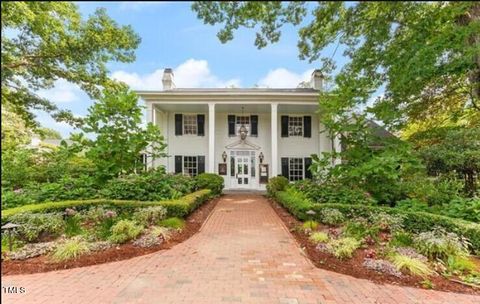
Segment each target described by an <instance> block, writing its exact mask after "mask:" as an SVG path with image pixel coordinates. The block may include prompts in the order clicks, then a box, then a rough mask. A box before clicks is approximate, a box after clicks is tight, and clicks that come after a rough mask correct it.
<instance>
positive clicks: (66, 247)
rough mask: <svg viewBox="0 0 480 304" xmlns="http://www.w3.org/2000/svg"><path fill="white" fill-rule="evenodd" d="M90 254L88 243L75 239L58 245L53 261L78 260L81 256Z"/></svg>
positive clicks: (53, 254)
mask: <svg viewBox="0 0 480 304" xmlns="http://www.w3.org/2000/svg"><path fill="white" fill-rule="evenodd" d="M88 252H90V249H89V247H88V243H87V242H86V241H84V240H82V239H80V238H73V239H70V240H67V241H65V242H64V243H63V244H60V245H58V246H57V247H56V248H55V250H54V251H53V253H52V260H53V261H55V262H63V261H67V260H71V259H76V258H78V257H79V256H81V255H83V254H86V253H88Z"/></svg>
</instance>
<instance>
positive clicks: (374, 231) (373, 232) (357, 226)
mask: <svg viewBox="0 0 480 304" xmlns="http://www.w3.org/2000/svg"><path fill="white" fill-rule="evenodd" d="M378 232H379V228H378V227H376V226H372V227H371V226H369V225H368V223H367V222H366V220H365V219H363V218H359V219H353V220H351V221H349V222H348V223H347V225H346V226H345V235H347V236H350V237H353V238H355V239H357V240H363V239H364V238H365V237H367V236H369V237H371V238H372V239H375V240H376V239H377V238H378Z"/></svg>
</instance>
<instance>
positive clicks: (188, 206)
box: [2, 189, 211, 222]
mask: <svg viewBox="0 0 480 304" xmlns="http://www.w3.org/2000/svg"><path fill="white" fill-rule="evenodd" d="M210 193H211V190H209V189H204V190H199V191H196V192H193V193H190V194H187V195H185V196H183V197H181V198H179V199H176V200H166V201H154V202H140V201H123V200H111V199H95V200H79V201H63V202H48V203H41V204H31V205H25V206H21V207H15V208H11V209H6V210H4V211H3V212H2V222H6V221H8V220H9V218H10V217H11V216H13V215H15V214H20V213H24V212H33V213H38V212H47V211H54V210H57V211H63V210H65V208H73V207H76V208H77V209H86V208H89V207H92V206H110V207H115V208H118V209H136V208H144V207H151V206H163V207H165V208H166V209H167V216H178V217H184V216H186V215H187V214H189V213H190V212H192V211H193V210H195V209H196V208H197V207H198V206H200V205H201V204H202V203H204V202H205V201H207V200H208V199H209V198H210Z"/></svg>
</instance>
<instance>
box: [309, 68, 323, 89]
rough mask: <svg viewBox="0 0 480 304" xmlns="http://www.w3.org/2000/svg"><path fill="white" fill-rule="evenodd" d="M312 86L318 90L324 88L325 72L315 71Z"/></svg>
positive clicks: (311, 81)
mask: <svg viewBox="0 0 480 304" xmlns="http://www.w3.org/2000/svg"><path fill="white" fill-rule="evenodd" d="M310 87H311V88H312V89H315V90H318V91H322V90H323V74H322V72H321V71H320V70H314V71H313V73H312V77H311V78H310Z"/></svg>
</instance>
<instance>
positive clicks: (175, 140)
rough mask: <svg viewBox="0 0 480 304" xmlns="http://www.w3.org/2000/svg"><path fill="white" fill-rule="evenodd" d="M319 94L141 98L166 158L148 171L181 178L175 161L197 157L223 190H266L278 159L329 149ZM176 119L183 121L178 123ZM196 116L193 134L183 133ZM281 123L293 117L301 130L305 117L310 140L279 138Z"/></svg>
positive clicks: (184, 93)
mask: <svg viewBox="0 0 480 304" xmlns="http://www.w3.org/2000/svg"><path fill="white" fill-rule="evenodd" d="M317 94H318V93H317V92H316V91H313V90H308V89H307V90H304V91H300V92H299V91H298V90H284V91H282V90H275V91H269V90H262V89H252V90H250V89H249V90H244V89H228V90H220V89H219V90H215V94H213V92H210V91H208V92H207V91H202V90H196V92H195V94H193V93H191V92H190V91H189V90H180V89H177V90H174V91H163V92H156V93H149V94H146V93H141V94H140V95H141V96H142V98H143V99H144V100H146V102H147V119H148V121H151V122H153V123H155V124H156V125H158V126H160V128H161V130H162V132H163V134H164V135H165V137H166V142H167V151H166V152H167V154H168V155H169V156H170V157H168V158H166V159H157V160H152V162H151V165H150V166H153V167H156V166H160V165H162V166H164V167H165V168H166V170H167V171H168V172H178V170H177V167H182V170H181V172H184V173H185V164H186V163H185V161H184V164H183V165H178V164H177V163H176V162H175V156H183V158H182V159H183V160H184V159H185V157H191V156H200V158H198V162H201V161H203V162H204V163H203V166H204V169H205V172H209V173H217V174H220V175H221V176H222V177H223V178H224V179H225V187H226V189H247V190H265V185H266V183H267V181H268V178H270V177H272V176H277V175H279V174H281V173H282V165H281V162H280V160H281V158H282V157H300V158H305V157H308V156H310V155H311V154H319V153H321V152H323V151H330V150H331V149H332V141H331V140H330V139H329V138H327V137H326V135H325V134H324V133H321V131H322V130H323V125H322V124H321V122H320V120H319V118H318V115H317V114H316V111H317V109H318V102H317ZM176 115H177V118H178V116H179V115H182V117H183V118H180V119H181V121H180V122H179V121H177V118H176V117H175V116H176ZM195 116H196V117H198V118H197V120H196V122H197V123H198V124H199V125H198V126H199V127H198V128H197V129H196V131H192V130H190V129H188V130H187V129H185V124H191V118H192V117H193V119H194V118H195ZM283 117H297V118H298V121H299V126H298V128H301V129H302V128H305V125H303V123H304V117H309V120H308V124H309V125H308V128H309V131H308V134H306V133H307V132H305V134H303V129H302V130H301V132H300V133H301V134H300V136H298V134H296V135H297V136H293V135H292V136H288V134H287V135H285V134H281V130H283V128H285V126H284V125H282V123H283V122H282V121H281V120H282V119H283ZM305 122H307V121H306V120H305ZM200 123H202V125H200ZM178 124H183V125H182V128H183V129H184V131H185V132H178V130H176V128H178V126H177V125H178ZM242 125H243V126H245V128H246V130H247V135H246V137H245V138H241V136H240V132H239V129H240V127H241V126H242ZM193 127H195V123H194V124H193ZM289 127H291V126H289ZM194 129H195V128H194ZM334 144H338V143H337V142H336V141H335V143H334Z"/></svg>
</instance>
